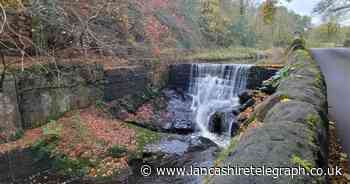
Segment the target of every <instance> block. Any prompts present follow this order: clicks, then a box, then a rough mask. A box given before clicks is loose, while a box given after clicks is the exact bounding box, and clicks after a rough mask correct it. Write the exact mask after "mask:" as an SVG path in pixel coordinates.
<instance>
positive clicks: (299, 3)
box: [284, 0, 321, 24]
mask: <svg viewBox="0 0 350 184" xmlns="http://www.w3.org/2000/svg"><path fill="white" fill-rule="evenodd" d="M319 1H320V0H293V1H292V2H290V3H284V4H285V6H287V7H288V8H289V9H291V10H294V11H295V12H296V13H298V14H301V15H309V16H311V17H312V22H313V23H314V24H319V23H320V21H321V18H320V16H317V15H313V14H312V10H313V8H314V7H315V6H316V4H317V3H318V2H319Z"/></svg>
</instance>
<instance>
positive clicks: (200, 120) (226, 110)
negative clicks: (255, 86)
mask: <svg viewBox="0 0 350 184" xmlns="http://www.w3.org/2000/svg"><path fill="white" fill-rule="evenodd" d="M249 68H250V65H243V64H193V65H192V67H191V77H190V86H189V89H188V93H189V94H190V95H191V96H192V105H191V110H192V112H193V116H194V117H193V120H194V122H195V123H196V125H197V127H198V129H199V133H200V135H201V136H203V137H206V138H209V139H211V140H212V141H214V142H215V143H217V144H218V145H219V146H225V145H227V143H228V141H229V139H228V137H230V134H231V126H232V122H233V121H234V118H235V117H234V116H233V113H232V110H233V109H234V108H235V107H238V106H239V99H238V93H239V92H241V91H242V90H244V89H245V87H246V81H247V77H248V71H249ZM217 112H220V113H223V114H224V120H223V124H224V125H223V126H224V127H225V130H224V132H223V134H222V135H217V134H215V133H212V132H210V131H209V122H210V117H211V116H212V115H214V114H215V113H217Z"/></svg>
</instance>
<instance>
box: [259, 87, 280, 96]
mask: <svg viewBox="0 0 350 184" xmlns="http://www.w3.org/2000/svg"><path fill="white" fill-rule="evenodd" d="M259 90H260V91H262V92H264V93H266V94H269V95H271V94H273V93H275V92H276V88H274V87H273V86H271V85H263V86H262V87H261V88H259Z"/></svg>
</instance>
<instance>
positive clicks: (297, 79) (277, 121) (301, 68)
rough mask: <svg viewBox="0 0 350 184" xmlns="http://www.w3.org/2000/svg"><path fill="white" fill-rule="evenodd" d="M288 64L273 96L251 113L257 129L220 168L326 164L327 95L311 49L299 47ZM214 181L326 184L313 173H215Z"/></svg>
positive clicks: (245, 135)
mask: <svg viewBox="0 0 350 184" xmlns="http://www.w3.org/2000/svg"><path fill="white" fill-rule="evenodd" d="M286 67H290V70H289V75H288V77H285V78H282V79H281V81H280V85H279V87H278V88H277V91H276V93H275V94H273V95H272V96H270V97H269V98H268V99H267V100H265V101H264V102H263V103H261V104H260V105H258V106H257V107H256V108H255V111H254V116H253V117H254V121H253V122H254V123H256V125H257V126H256V127H255V128H249V129H248V130H247V132H246V133H244V135H243V137H241V139H240V140H239V142H238V144H237V146H236V147H235V148H234V149H233V150H230V151H231V152H230V155H229V156H228V157H227V158H226V159H225V161H223V163H222V165H223V166H228V165H231V166H237V165H238V166H241V167H250V166H251V165H253V166H255V167H262V166H266V167H299V166H300V167H303V168H305V169H306V171H309V170H310V168H312V167H317V168H326V167H327V166H328V163H327V131H326V130H327V128H328V120H327V113H328V112H327V94H326V86H325V82H324V79H323V76H322V74H321V71H320V69H319V67H318V66H317V64H316V63H315V61H313V60H312V58H311V57H310V55H309V53H308V52H306V51H303V50H298V51H296V52H295V53H294V54H293V57H291V59H290V61H289V63H288V64H287V66H286ZM212 182H213V183H220V184H226V183H227V184H235V183H237V184H249V183H259V184H271V183H281V184H282V183H295V184H300V183H327V180H326V177H312V176H306V175H305V176H294V178H291V176H279V177H278V178H277V179H273V177H272V176H216V177H214V178H213V180H212Z"/></svg>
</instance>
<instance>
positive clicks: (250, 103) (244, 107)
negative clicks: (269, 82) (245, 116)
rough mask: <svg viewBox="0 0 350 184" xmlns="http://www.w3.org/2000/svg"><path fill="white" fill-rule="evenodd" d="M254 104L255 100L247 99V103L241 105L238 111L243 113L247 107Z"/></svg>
mask: <svg viewBox="0 0 350 184" xmlns="http://www.w3.org/2000/svg"><path fill="white" fill-rule="evenodd" d="M254 104H255V100H254V99H253V98H251V99H249V100H248V101H247V102H245V103H244V104H243V105H241V106H240V107H239V111H240V112H243V111H245V110H246V109H248V108H249V107H251V106H253V105H254Z"/></svg>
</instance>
